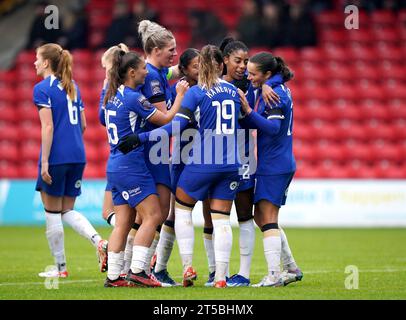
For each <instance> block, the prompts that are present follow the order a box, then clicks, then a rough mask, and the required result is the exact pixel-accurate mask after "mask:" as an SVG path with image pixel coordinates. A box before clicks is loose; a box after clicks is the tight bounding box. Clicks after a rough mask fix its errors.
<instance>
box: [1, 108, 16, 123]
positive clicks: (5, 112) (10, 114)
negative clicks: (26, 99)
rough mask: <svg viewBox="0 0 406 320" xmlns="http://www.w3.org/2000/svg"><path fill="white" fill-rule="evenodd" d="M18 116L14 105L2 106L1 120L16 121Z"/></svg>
mask: <svg viewBox="0 0 406 320" xmlns="http://www.w3.org/2000/svg"><path fill="white" fill-rule="evenodd" d="M17 120H18V117H17V113H16V110H15V108H13V106H12V105H9V106H7V107H6V106H0V121H4V122H8V123H15V122H17Z"/></svg>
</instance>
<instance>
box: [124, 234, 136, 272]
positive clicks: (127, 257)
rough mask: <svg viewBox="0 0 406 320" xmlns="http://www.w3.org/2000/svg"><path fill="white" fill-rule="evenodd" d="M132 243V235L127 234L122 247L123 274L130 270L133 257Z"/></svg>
mask: <svg viewBox="0 0 406 320" xmlns="http://www.w3.org/2000/svg"><path fill="white" fill-rule="evenodd" d="M133 243H134V235H132V234H129V235H128V237H127V243H126V245H125V249H124V263H123V270H121V273H123V274H127V273H128V271H129V270H130V266H131V260H132V257H133Z"/></svg>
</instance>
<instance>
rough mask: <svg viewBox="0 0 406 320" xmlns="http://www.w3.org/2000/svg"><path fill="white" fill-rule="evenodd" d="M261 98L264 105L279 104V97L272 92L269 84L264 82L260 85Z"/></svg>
mask: <svg viewBox="0 0 406 320" xmlns="http://www.w3.org/2000/svg"><path fill="white" fill-rule="evenodd" d="M262 98H263V99H264V101H265V103H266V104H269V105H272V104H274V105H277V104H278V103H279V102H280V98H279V95H278V94H277V93H276V92H275V91H273V89H272V87H271V85H270V83H269V82H265V83H264V84H263V85H262Z"/></svg>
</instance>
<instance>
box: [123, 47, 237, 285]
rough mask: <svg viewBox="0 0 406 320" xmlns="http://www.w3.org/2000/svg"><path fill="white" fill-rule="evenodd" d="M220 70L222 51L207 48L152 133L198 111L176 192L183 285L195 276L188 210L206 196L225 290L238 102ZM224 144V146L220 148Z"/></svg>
mask: <svg viewBox="0 0 406 320" xmlns="http://www.w3.org/2000/svg"><path fill="white" fill-rule="evenodd" d="M222 70H223V58H222V54H221V51H220V50H219V49H218V48H217V47H215V46H211V45H207V46H205V47H203V49H202V51H201V53H200V60H199V77H198V85H196V86H194V87H192V88H191V89H190V90H189V91H188V92H187V93H186V95H185V99H184V101H183V102H182V108H181V110H180V111H179V112H178V114H177V116H176V119H175V121H173V122H172V123H171V124H168V125H166V126H164V127H162V128H159V129H156V130H154V131H152V133H155V134H156V133H158V132H161V133H162V134H164V133H172V131H173V128H175V127H176V126H179V128H180V130H181V131H182V130H184V129H185V128H186V127H187V126H188V125H189V124H191V123H193V122H194V112H195V111H196V110H197V108H198V107H199V109H200V119H199V127H198V131H197V132H196V133H195V136H194V142H193V146H194V147H195V148H194V149H193V154H192V155H190V156H189V159H188V161H187V162H186V165H185V168H184V169H183V171H182V173H181V175H180V178H179V181H178V185H177V189H176V204H175V233H176V238H177V241H178V245H179V251H180V254H181V258H182V264H183V285H184V286H189V285H190V284H191V282H192V281H193V280H195V279H196V277H197V274H196V271H195V270H194V269H193V267H192V262H193V245H194V230H193V222H192V210H193V207H194V205H195V204H196V202H197V201H198V200H205V199H207V198H208V197H209V195H210V212H211V218H212V222H213V227H214V234H215V237H214V251H215V261H216V273H215V281H214V287H216V288H224V287H226V286H227V284H226V274H227V270H228V265H229V260H230V252H231V246H232V231H231V225H230V211H231V206H232V202H233V200H234V198H235V195H236V191H237V187H238V182H239V176H238V168H239V166H240V164H239V162H238V150H237V129H238V114H239V112H240V101H239V97H238V94H237V88H236V87H235V86H234V85H232V84H230V83H228V82H227V81H224V80H221V78H220V76H221V74H222ZM150 134H151V132H147V133H142V134H140V135H139V136H138V135H131V136H130V137H128V140H127V141H123V143H122V145H121V146H119V148H120V147H121V150H123V152H126V151H128V150H131V149H132V148H133V146H134V145H137V144H139V143H144V142H145V141H147V140H148V139H149V136H150ZM224 140H227V143H223V141H224ZM219 141H220V142H219Z"/></svg>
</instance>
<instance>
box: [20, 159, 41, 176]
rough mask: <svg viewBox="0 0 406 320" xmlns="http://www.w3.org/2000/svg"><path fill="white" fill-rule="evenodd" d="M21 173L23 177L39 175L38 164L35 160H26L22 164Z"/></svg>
mask: <svg viewBox="0 0 406 320" xmlns="http://www.w3.org/2000/svg"><path fill="white" fill-rule="evenodd" d="M20 174H21V177H22V178H30V179H34V178H37V177H38V164H37V162H34V161H25V162H22V163H21V165H20Z"/></svg>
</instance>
